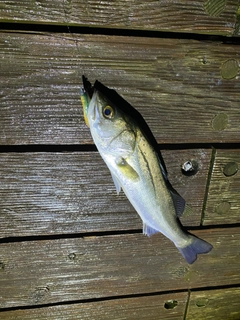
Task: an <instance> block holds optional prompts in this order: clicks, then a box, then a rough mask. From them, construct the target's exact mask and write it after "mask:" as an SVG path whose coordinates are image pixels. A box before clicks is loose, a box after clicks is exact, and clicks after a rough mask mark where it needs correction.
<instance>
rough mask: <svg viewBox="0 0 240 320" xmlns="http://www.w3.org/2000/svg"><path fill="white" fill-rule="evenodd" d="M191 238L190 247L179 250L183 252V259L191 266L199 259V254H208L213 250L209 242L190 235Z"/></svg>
mask: <svg viewBox="0 0 240 320" xmlns="http://www.w3.org/2000/svg"><path fill="white" fill-rule="evenodd" d="M190 237H191V240H192V242H191V244H190V245H188V246H187V247H184V248H180V247H177V248H178V250H179V251H180V252H181V254H182V255H183V257H184V258H185V259H186V261H187V262H188V263H189V264H192V263H193V262H194V261H195V260H196V259H197V255H198V254H199V253H208V252H209V251H211V250H212V248H213V246H212V245H211V244H210V243H208V242H207V241H204V240H202V239H199V238H197V237H195V236H192V235H190Z"/></svg>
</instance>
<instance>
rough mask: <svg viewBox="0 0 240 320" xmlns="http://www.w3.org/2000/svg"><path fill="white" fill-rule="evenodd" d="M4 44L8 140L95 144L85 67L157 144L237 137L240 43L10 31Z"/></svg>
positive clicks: (4, 134)
mask: <svg viewBox="0 0 240 320" xmlns="http://www.w3.org/2000/svg"><path fill="white" fill-rule="evenodd" d="M0 45H1V52H0V61H1V75H0V88H1V91H0V106H1V108H0V128H1V130H0V143H1V144H2V145H9V144H79V143H81V144H89V143H92V138H91V135H90V132H89V130H88V128H87V127H86V125H85V124H84V120H83V115H82V110H81V109H82V108H81V104H80V100H79V88H80V86H81V75H82V74H83V73H84V74H86V75H87V76H89V78H90V80H91V81H94V80H95V79H98V80H100V81H102V82H103V83H104V84H105V85H107V86H110V87H112V88H114V89H116V90H117V91H118V92H119V94H121V95H122V96H123V97H124V98H125V99H126V100H128V101H129V102H130V103H131V104H132V105H133V106H135V107H136V108H137V109H138V110H139V111H140V113H142V115H143V117H144V118H145V120H146V121H147V122H148V124H149V126H150V128H151V129H152V131H153V134H154V135H155V137H156V139H157V140H158V142H159V143H194V142H204V143H205V142H206V143H212V142H239V137H240V132H239V130H240V129H239V115H240V111H239V100H240V81H239V79H238V71H239V67H238V64H239V48H238V46H236V45H229V44H222V43H216V42H215V43H211V42H199V41H193V40H178V39H156V38H138V37H117V36H99V35H98V36H91V35H85V36H83V35H82V36H76V35H74V36H72V35H66V36H64V35H59V34H52V35H51V34H42V35H36V34H35V35H34V34H20V33H17V34H16V33H5V32H3V33H0ZM230 78H231V79H230Z"/></svg>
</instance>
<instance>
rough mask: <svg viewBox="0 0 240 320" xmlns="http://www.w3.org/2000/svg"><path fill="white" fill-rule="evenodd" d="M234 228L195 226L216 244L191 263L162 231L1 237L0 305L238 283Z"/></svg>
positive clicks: (238, 238)
mask: <svg viewBox="0 0 240 320" xmlns="http://www.w3.org/2000/svg"><path fill="white" fill-rule="evenodd" d="M238 231H239V229H238V228H231V229H228V228H227V229H212V230H204V231H203V230H202V231H194V233H195V234H196V235H197V236H198V237H201V238H204V239H205V240H207V241H209V242H211V243H212V244H213V246H214V249H213V251H212V252H211V253H209V254H207V255H202V256H200V257H199V258H198V260H197V261H196V262H195V263H194V264H193V265H188V264H187V263H186V262H185V261H184V260H183V258H182V257H181V254H180V253H179V252H178V250H177V249H176V248H175V247H174V245H173V244H172V243H171V242H170V241H169V240H168V239H166V238H165V237H164V236H163V235H161V234H158V235H155V236H153V237H152V238H148V237H146V236H143V235H142V234H128V235H127V234H125V235H115V236H102V237H84V238H74V239H59V240H44V241H29V242H18V243H14V242H11V243H2V244H1V246H0V257H1V273H0V287H1V288H4V290H2V291H1V300H0V307H1V308H4V307H14V306H27V305H38V304H41V305H42V304H48V303H57V302H60V301H61V302H63V301H74V300H81V299H89V298H100V297H111V296H119V295H129V294H137V293H151V292H152V293H153V292H161V291H167V290H178V289H179V290H186V289H187V288H202V287H207V286H219V285H226V284H227V285H231V284H238V283H239V281H240V274H239V268H240V256H239V254H238V251H239V245H240V234H239V232H238ZM233 235H234V236H233ZM209 270H214V272H212V273H211V277H209Z"/></svg>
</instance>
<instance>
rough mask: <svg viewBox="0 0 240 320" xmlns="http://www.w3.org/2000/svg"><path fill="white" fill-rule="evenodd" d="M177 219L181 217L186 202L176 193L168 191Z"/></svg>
mask: <svg viewBox="0 0 240 320" xmlns="http://www.w3.org/2000/svg"><path fill="white" fill-rule="evenodd" d="M170 193H171V196H172V199H173V203H174V207H175V210H176V215H177V217H181V215H182V214H183V212H184V209H185V204H186V201H185V200H184V199H183V198H182V197H181V196H180V195H179V194H178V193H176V192H174V191H173V190H170Z"/></svg>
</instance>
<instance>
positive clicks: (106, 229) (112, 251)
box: [0, 0, 240, 320]
mask: <svg viewBox="0 0 240 320" xmlns="http://www.w3.org/2000/svg"><path fill="white" fill-rule="evenodd" d="M0 25H1V31H0V70H1V72H0V288H1V290H0V319H3V320H7V319H19V320H20V319H21V320H27V319H36V320H37V319H56V320H59V319H60V320H65V319H66V320H68V319H69V320H70V319H89V320H90V319H119V320H120V319H149V320H151V319H166V320H167V319H169V320H170V319H176V320H180V319H182V320H190V319H191V320H196V319H220V320H221V319H223V320H228V319H230V320H232V319H234V320H238V319H239V318H240V302H239V293H240V292H239V290H240V273H239V269H240V258H239V257H240V255H239V247H240V232H239V226H240V224H239V222H240V219H239V212H240V197H239V190H240V182H239V181H240V179H239V178H240V156H239V154H240V138H239V137H240V126H239V123H240V109H239V101H240V82H239V79H240V78H239V71H240V67H239V65H240V58H239V52H240V51H239V44H240V42H239V38H238V36H239V30H240V10H239V1H237V0H230V1H225V0H221V1H220V0H219V1H215V0H204V1H190V0H189V1H188V0H184V1H131V2H124V1H112V2H109V1H105V2H104V1H87V2H86V1H84V2H83V1H63V2H59V1H55V0H53V1H51V2H48V1H41V2H32V1H29V0H26V1H7V2H1V4H0ZM225 36H227V37H225ZM233 36H235V37H233ZM82 74H85V75H86V76H87V77H88V78H89V80H90V81H91V82H94V81H95V79H98V80H99V81H101V82H103V83H104V84H105V85H107V86H109V87H111V88H113V89H115V90H117V92H118V93H119V94H121V95H122V96H123V97H124V98H125V99H126V100H127V101H128V102H130V103H131V104H132V105H133V106H134V107H136V109H137V110H138V111H139V112H140V113H141V114H142V115H143V117H144V118H145V120H146V121H147V123H148V124H149V126H150V128H151V130H152V132H153V134H154V136H155V137H156V139H157V142H158V143H159V149H161V150H162V156H163V158H164V161H165V164H166V167H167V170H168V176H169V179H170V181H171V183H172V185H173V187H174V188H176V190H178V192H179V193H180V194H181V195H182V196H183V197H184V198H185V199H186V201H187V203H188V205H189V208H190V209H189V210H188V212H187V214H185V215H184V216H183V217H182V218H181V221H182V223H183V225H184V226H185V227H186V228H187V229H188V230H189V231H190V232H191V233H193V234H195V235H197V236H199V237H201V238H203V239H205V240H207V241H209V242H210V243H212V244H213V247H214V248H213V250H212V251H211V252H210V253H208V254H205V255H201V256H199V258H198V260H197V261H196V262H195V263H194V264H193V265H188V264H187V263H186V262H185V261H184V259H183V258H182V256H181V254H180V253H179V252H178V250H177V249H176V248H175V247H174V245H173V244H172V243H171V242H170V241H169V240H168V239H167V238H165V237H164V236H163V235H161V234H157V235H154V236H153V237H151V238H148V237H146V236H144V235H143V234H142V230H141V229H142V223H141V220H140V218H139V216H138V215H137V213H136V212H135V211H134V209H133V208H132V206H131V205H130V203H129V201H128V200H127V198H126V197H125V195H124V194H123V193H122V192H121V193H120V195H117V194H116V190H115V187H114V184H113V182H112V179H111V176H110V173H109V172H108V170H107V167H106V166H105V164H104V163H103V161H102V159H101V157H100V155H99V154H98V152H97V151H96V148H95V146H94V145H93V141H92V138H91V135H90V132H89V129H88V128H87V127H86V125H85V123H84V120H83V113H82V106H81V102H80V97H79V96H80V87H81V76H82ZM187 161H191V162H192V163H195V164H196V165H197V170H196V172H195V173H194V174H192V175H186V174H185V173H184V172H183V171H182V165H183V164H184V163H185V162H187Z"/></svg>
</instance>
